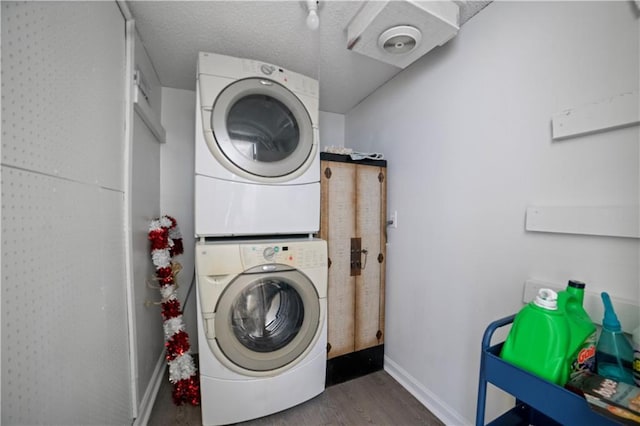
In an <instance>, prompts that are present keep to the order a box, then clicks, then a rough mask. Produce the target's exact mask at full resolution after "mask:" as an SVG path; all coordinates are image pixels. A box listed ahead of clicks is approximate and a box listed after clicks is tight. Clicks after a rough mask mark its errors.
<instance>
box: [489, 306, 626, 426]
mask: <svg viewBox="0 0 640 426" xmlns="http://www.w3.org/2000/svg"><path fill="white" fill-rule="evenodd" d="M514 318H515V315H511V316H508V317H506V318H502V319H499V320H497V321H494V322H492V323H491V324H489V326H488V327H487V329H486V330H485V332H484V336H483V337H482V354H481V358H480V380H479V383H478V405H477V408H476V426H483V425H484V424H485V423H484V416H485V405H486V397H487V383H491V384H493V385H495V386H497V387H498V388H500V389H502V390H504V391H505V392H508V393H510V394H511V395H513V396H514V397H515V398H516V405H515V406H514V407H513V408H512V409H511V410H509V411H507V412H506V413H504V414H502V415H501V416H499V417H498V418H497V419H495V420H493V421H492V422H491V423H490V424H491V425H598V426H600V425H603V426H606V425H617V424H619V423H617V422H615V421H614V420H613V419H610V418H608V417H605V416H603V415H601V414H599V413H596V412H595V411H593V410H591V409H590V408H589V405H588V403H587V401H586V400H585V399H584V398H583V397H582V396H580V395H577V394H575V393H573V392H571V391H568V390H567V389H565V388H563V387H561V386H558V385H555V384H553V383H551V382H548V381H546V380H544V379H541V378H540V377H538V376H536V375H534V374H531V373H529V372H527V371H524V370H522V369H520V368H518V367H516V366H514V365H511V364H509V363H508V362H506V361H503V360H502V359H501V358H500V356H499V355H500V349H502V345H503V343H499V344H497V345H494V346H491V337H492V336H493V333H494V332H495V331H496V330H497V329H498V328H500V327H504V326H506V325H509V324H511V323H512V322H513V319H514Z"/></svg>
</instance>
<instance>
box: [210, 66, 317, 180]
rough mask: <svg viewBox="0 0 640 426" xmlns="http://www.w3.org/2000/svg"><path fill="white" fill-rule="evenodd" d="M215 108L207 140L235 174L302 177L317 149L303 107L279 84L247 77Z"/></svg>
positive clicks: (224, 94) (228, 89)
mask: <svg viewBox="0 0 640 426" xmlns="http://www.w3.org/2000/svg"><path fill="white" fill-rule="evenodd" d="M203 108H205V109H207V108H211V119H210V125H211V130H210V131H207V129H205V139H206V140H207V144H208V145H209V149H210V150H211V152H212V153H213V154H214V155H215V156H216V158H218V160H219V161H220V162H221V163H222V164H223V165H224V166H225V167H226V168H227V169H228V170H230V171H231V172H232V173H236V174H239V175H241V176H246V175H247V174H248V175H250V176H254V177H256V176H257V177H262V178H278V177H282V176H291V177H294V176H298V175H300V174H301V173H303V172H304V171H305V170H306V169H307V168H308V167H309V165H310V164H311V161H312V160H313V155H312V154H314V153H315V150H316V149H317V147H316V145H315V144H314V132H313V124H312V121H311V118H310V117H309V113H308V112H307V109H306V108H305V106H304V104H303V103H302V102H301V101H300V99H298V97H297V96H296V95H295V94H294V93H293V92H291V91H290V90H289V89H287V88H286V87H284V86H282V85H281V84H279V83H277V82H275V81H272V80H269V79H264V78H247V79H244V80H238V81H236V82H234V83H232V84H230V85H229V86H227V87H226V88H225V89H224V90H223V91H222V92H221V93H220V94H219V95H218V97H217V98H216V100H215V102H214V104H213V106H209V105H203Z"/></svg>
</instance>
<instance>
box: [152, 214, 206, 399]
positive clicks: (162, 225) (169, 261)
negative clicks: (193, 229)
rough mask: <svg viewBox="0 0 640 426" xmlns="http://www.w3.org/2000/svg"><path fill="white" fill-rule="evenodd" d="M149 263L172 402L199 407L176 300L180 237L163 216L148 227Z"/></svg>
mask: <svg viewBox="0 0 640 426" xmlns="http://www.w3.org/2000/svg"><path fill="white" fill-rule="evenodd" d="M149 241H150V242H151V259H152V261H153V264H154V266H155V267H156V280H157V281H158V283H159V284H160V285H159V288H160V294H161V295H162V302H161V306H162V319H163V320H164V323H163V328H164V339H165V344H164V345H165V347H166V348H167V354H166V359H167V364H168V365H169V381H170V382H171V383H173V392H172V396H173V402H174V403H175V404H176V405H182V404H184V403H190V404H191V405H199V404H200V383H199V380H198V375H197V372H196V367H195V365H194V363H193V358H192V357H191V345H190V344H189V335H188V333H187V332H186V331H185V327H184V323H183V321H182V310H181V309H180V301H179V300H178V299H177V297H176V289H177V285H176V274H177V273H178V272H179V271H180V268H181V266H180V264H179V263H178V262H174V261H173V257H174V256H177V255H180V254H182V253H183V251H184V250H183V246H182V235H181V234H180V229H179V228H178V224H177V222H176V220H175V219H174V218H172V217H171V216H163V217H161V218H159V219H156V220H153V221H152V222H151V225H150V226H149Z"/></svg>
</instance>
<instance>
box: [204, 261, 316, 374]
mask: <svg viewBox="0 0 640 426" xmlns="http://www.w3.org/2000/svg"><path fill="white" fill-rule="evenodd" d="M264 268H267V269H271V270H273V272H266V273H265V272H263V271H264ZM256 269H257V270H259V272H257V273H252V272H250V271H247V272H245V273H244V274H241V275H239V276H238V277H237V278H236V279H235V280H234V281H232V282H231V283H230V284H229V285H228V286H227V288H226V289H225V290H224V292H223V293H222V295H221V296H220V299H219V300H218V304H217V306H216V312H215V334H216V340H217V343H218V346H219V347H220V350H221V351H222V353H223V354H224V356H225V357H226V358H227V359H228V360H229V361H231V362H232V363H233V364H235V365H237V366H239V367H241V368H243V369H246V370H252V371H261V372H264V371H269V370H275V369H278V368H281V367H284V366H286V365H287V364H289V363H291V362H293V361H295V360H296V359H297V358H298V357H300V355H301V354H302V353H303V352H305V350H306V349H307V348H308V347H309V346H310V345H311V344H312V342H314V341H315V337H316V334H317V333H318V329H319V324H320V302H319V298H318V293H317V291H316V289H315V287H314V286H313V284H312V283H311V281H310V280H309V278H308V277H307V276H306V275H304V274H303V273H301V272H300V271H298V270H295V269H291V267H290V266H287V265H275V264H270V265H263V266H261V267H257V268H255V269H254V270H256Z"/></svg>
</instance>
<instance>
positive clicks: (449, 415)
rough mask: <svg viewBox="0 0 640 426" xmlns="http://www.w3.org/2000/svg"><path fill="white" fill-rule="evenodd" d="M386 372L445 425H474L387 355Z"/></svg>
mask: <svg viewBox="0 0 640 426" xmlns="http://www.w3.org/2000/svg"><path fill="white" fill-rule="evenodd" d="M384 370H385V371H386V372H387V373H389V375H390V376H391V377H393V378H394V379H396V381H397V382H398V383H400V384H401V385H402V387H404V388H405V389H406V390H407V391H409V393H410V394H411V395H413V396H414V397H415V398H416V399H417V400H418V401H420V403H421V404H422V405H424V406H425V407H427V409H428V410H429V411H431V412H432V413H433V415H434V416H436V417H437V418H439V419H440V421H442V422H443V423H444V424H445V425H472V424H473V423H474V422H472V421H469V420H468V419H465V418H464V416H462V415H460V413H458V412H457V411H455V410H454V409H453V408H451V407H450V406H449V405H448V404H447V403H445V402H444V401H442V400H441V399H440V398H438V397H437V396H436V395H435V394H434V393H433V392H431V391H430V390H429V389H427V388H425V387H424V386H423V385H422V384H421V383H420V382H418V381H417V380H416V379H415V378H414V377H413V376H411V375H410V374H409V373H408V372H407V371H405V370H404V369H403V368H402V367H400V366H399V365H398V364H397V363H396V362H394V361H393V360H392V359H391V358H389V357H388V356H387V355H385V356H384Z"/></svg>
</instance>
